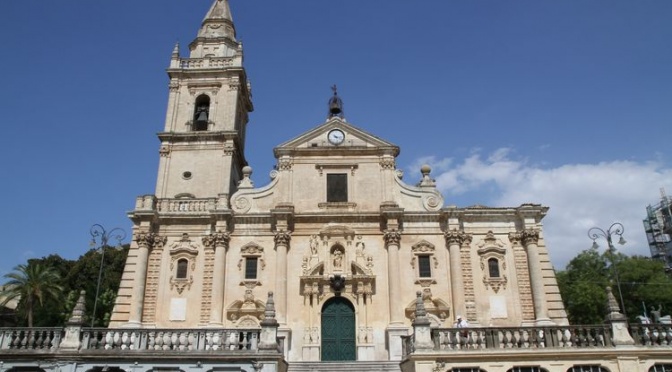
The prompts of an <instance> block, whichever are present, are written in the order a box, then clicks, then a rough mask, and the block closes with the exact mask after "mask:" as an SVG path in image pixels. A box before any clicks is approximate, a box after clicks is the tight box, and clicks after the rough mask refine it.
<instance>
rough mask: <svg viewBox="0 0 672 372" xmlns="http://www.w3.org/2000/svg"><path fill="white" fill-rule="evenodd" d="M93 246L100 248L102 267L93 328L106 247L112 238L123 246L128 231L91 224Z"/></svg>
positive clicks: (93, 315) (94, 307) (94, 314)
mask: <svg viewBox="0 0 672 372" xmlns="http://www.w3.org/2000/svg"><path fill="white" fill-rule="evenodd" d="M90 233H91V247H92V248H96V250H98V249H100V268H99V269H98V285H96V297H95V299H94V301H93V314H92V315H91V328H93V325H94V322H95V320H96V308H97V307H98V295H99V294H100V279H101V278H102V277H103V264H104V263H105V247H107V246H108V245H107V242H108V240H109V239H110V238H112V239H114V240H116V241H117V246H118V247H121V241H122V240H124V239H126V231H124V230H123V229H121V228H118V227H115V228H114V229H112V230H110V231H106V230H105V228H104V227H103V226H102V225H100V224H94V225H93V226H91V230H90Z"/></svg>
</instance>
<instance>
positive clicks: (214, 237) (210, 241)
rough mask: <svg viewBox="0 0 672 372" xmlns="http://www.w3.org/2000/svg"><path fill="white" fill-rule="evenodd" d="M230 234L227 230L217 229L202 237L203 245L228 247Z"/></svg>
mask: <svg viewBox="0 0 672 372" xmlns="http://www.w3.org/2000/svg"><path fill="white" fill-rule="evenodd" d="M230 240H231V234H230V233H229V232H228V231H217V232H216V233H212V234H210V235H206V236H204V237H203V245H204V246H206V247H208V248H220V247H222V248H224V249H228V248H229V241H230Z"/></svg>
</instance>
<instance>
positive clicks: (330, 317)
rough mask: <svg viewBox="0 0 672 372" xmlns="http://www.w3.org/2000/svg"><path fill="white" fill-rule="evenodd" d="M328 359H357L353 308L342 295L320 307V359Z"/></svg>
mask: <svg viewBox="0 0 672 372" xmlns="http://www.w3.org/2000/svg"><path fill="white" fill-rule="evenodd" d="M328 360H332V361H333V360H357V349H356V345H355V308H354V307H353V306H352V303H350V301H348V300H346V299H344V298H343V297H334V298H332V299H330V300H328V301H327V302H326V303H325V304H324V307H323V308H322V361H328Z"/></svg>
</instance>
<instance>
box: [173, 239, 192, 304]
mask: <svg viewBox="0 0 672 372" xmlns="http://www.w3.org/2000/svg"><path fill="white" fill-rule="evenodd" d="M197 255H198V246H197V245H196V244H193V243H192V242H191V239H189V234H187V233H184V234H182V239H180V240H179V241H177V242H175V243H173V244H172V245H171V246H170V272H171V273H172V274H171V275H170V289H171V290H173V289H175V290H177V293H178V294H182V291H184V289H185V288H186V289H191V285H192V284H193V283H194V276H193V272H194V270H195V269H196V256H197ZM180 259H186V260H187V261H188V263H189V264H188V266H189V270H188V273H189V275H188V278H177V277H176V275H175V263H176V262H178V261H179V260H180Z"/></svg>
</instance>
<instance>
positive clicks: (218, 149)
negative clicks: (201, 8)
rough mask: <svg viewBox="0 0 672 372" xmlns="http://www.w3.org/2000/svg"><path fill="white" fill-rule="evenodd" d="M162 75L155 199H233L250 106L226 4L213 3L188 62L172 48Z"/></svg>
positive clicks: (223, 1)
mask: <svg viewBox="0 0 672 372" xmlns="http://www.w3.org/2000/svg"><path fill="white" fill-rule="evenodd" d="M167 72H168V76H169V78H170V85H169V91H170V92H169V97H168V109H167V112H166V123H165V128H164V130H163V132H161V133H159V134H158V137H159V139H160V140H161V147H160V151H159V152H160V161H159V171H158V177H157V182H156V193H155V195H156V197H157V198H159V199H164V198H184V197H186V198H212V197H218V196H220V195H221V196H223V195H231V194H233V193H234V192H235V191H236V187H237V185H238V181H239V180H240V179H241V178H242V168H243V167H244V166H245V165H246V160H245V153H244V148H245V129H246V126H247V122H248V113H249V112H251V111H252V110H253V106H252V101H251V93H250V84H249V82H248V81H247V75H246V74H245V69H244V68H243V46H242V43H240V42H238V41H237V40H236V30H235V27H234V24H233V20H232V17H231V10H230V8H229V3H228V0H215V1H214V3H213V4H212V6H211V7H210V10H209V11H208V13H207V15H206V16H205V19H203V22H202V24H201V27H200V29H199V31H198V35H197V36H196V38H195V39H194V41H192V42H191V44H189V57H188V58H182V57H181V56H180V50H179V45H175V49H174V50H173V53H172V57H171V60H170V67H169V68H168V70H167Z"/></svg>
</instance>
